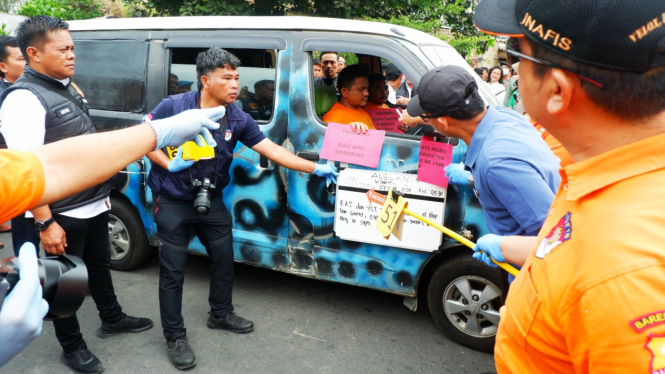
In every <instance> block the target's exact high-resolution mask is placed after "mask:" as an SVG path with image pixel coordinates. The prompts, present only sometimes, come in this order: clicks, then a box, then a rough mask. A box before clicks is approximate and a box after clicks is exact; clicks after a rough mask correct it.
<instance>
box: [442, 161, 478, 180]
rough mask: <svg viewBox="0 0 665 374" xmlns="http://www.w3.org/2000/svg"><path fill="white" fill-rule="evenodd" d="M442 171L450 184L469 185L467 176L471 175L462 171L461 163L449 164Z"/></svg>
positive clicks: (462, 165)
mask: <svg viewBox="0 0 665 374" xmlns="http://www.w3.org/2000/svg"><path fill="white" fill-rule="evenodd" d="M443 170H444V171H445V172H446V178H448V181H449V182H450V183H452V184H459V185H469V184H471V183H470V182H469V175H471V172H470V171H468V170H466V169H464V164H463V163H461V162H460V163H459V164H450V165H448V166H446V167H445V168H443Z"/></svg>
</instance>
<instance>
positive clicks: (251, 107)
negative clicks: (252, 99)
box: [249, 103, 259, 110]
mask: <svg viewBox="0 0 665 374" xmlns="http://www.w3.org/2000/svg"><path fill="white" fill-rule="evenodd" d="M249 109H251V110H257V109H259V104H257V103H249Z"/></svg>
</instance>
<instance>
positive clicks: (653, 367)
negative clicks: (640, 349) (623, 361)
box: [644, 334, 665, 374]
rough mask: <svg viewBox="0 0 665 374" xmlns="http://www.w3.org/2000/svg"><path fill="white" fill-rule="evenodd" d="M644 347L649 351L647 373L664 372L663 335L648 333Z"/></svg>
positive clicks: (659, 373)
mask: <svg viewBox="0 0 665 374" xmlns="http://www.w3.org/2000/svg"><path fill="white" fill-rule="evenodd" d="M644 348H645V349H646V350H647V351H649V353H651V363H649V373H652V374H665V335H655V334H649V338H648V339H647V342H646V344H644Z"/></svg>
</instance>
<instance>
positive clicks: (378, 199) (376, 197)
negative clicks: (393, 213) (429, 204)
mask: <svg viewBox="0 0 665 374" xmlns="http://www.w3.org/2000/svg"><path fill="white" fill-rule="evenodd" d="M367 197H368V199H369V201H370V203H372V202H374V203H377V204H380V205H383V203H384V201H385V199H386V197H385V196H384V195H382V194H380V193H377V192H375V191H374V189H371V190H369V191H367ZM403 212H404V213H405V214H408V215H410V216H411V217H413V218H416V219H418V220H420V221H423V222H425V223H426V224H428V225H430V226H432V227H434V228H435V229H437V230H439V231H441V232H443V233H444V234H446V235H448V236H450V237H451V238H453V239H455V240H457V241H458V242H460V243H462V244H464V245H465V246H467V247H469V248H473V247H474V246H475V243H474V242H472V241H471V240H469V239H467V238H465V237H463V236H462V235H460V234H458V233H456V232H455V231H453V230H451V229H449V228H447V227H445V226H442V225H439V224H438V223H436V222H434V221H432V220H431V219H428V218H426V217H423V216H421V215H420V214H417V213H414V212H413V211H411V210H409V209H406V208H405V209H404V210H403ZM490 259H491V260H492V262H493V263H495V264H497V265H499V267H500V268H501V269H503V270H505V271H507V272H508V273H510V274H512V275H514V276H517V273H519V270H517V269H516V268H514V267H512V266H510V265H508V264H507V263H505V262H496V261H494V259H493V258H490Z"/></svg>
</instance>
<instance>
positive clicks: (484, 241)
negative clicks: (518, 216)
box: [473, 234, 506, 268]
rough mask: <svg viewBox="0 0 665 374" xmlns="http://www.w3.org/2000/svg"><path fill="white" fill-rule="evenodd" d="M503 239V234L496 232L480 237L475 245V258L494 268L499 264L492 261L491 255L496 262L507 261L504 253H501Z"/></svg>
mask: <svg viewBox="0 0 665 374" xmlns="http://www.w3.org/2000/svg"><path fill="white" fill-rule="evenodd" d="M501 239H503V236H499V235H494V234H487V235H485V236H483V237H481V238H480V239H478V241H477V242H476V245H475V246H474V247H473V250H474V251H475V253H474V254H473V258H475V259H476V260H478V261H482V262H484V263H486V264H487V265H489V266H491V267H494V268H495V267H498V266H497V265H496V264H495V263H493V262H492V260H491V259H490V257H492V258H493V259H494V261H496V262H506V259H505V258H503V253H501ZM479 251H482V252H479Z"/></svg>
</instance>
